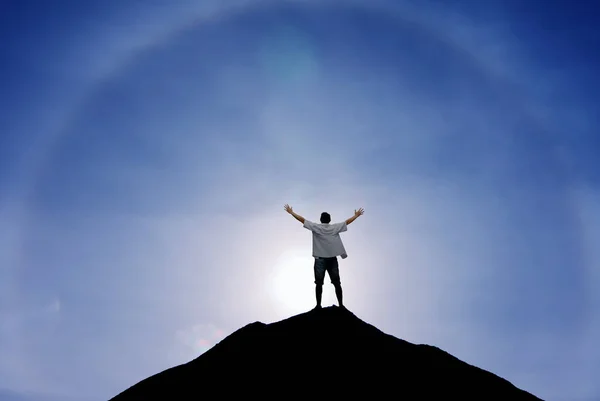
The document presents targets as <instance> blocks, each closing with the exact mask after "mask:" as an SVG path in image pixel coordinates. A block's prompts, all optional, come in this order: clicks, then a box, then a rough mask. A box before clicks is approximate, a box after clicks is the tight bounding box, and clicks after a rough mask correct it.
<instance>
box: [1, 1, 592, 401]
mask: <svg viewBox="0 0 600 401" xmlns="http://www.w3.org/2000/svg"><path fill="white" fill-rule="evenodd" d="M483 3H485V4H483ZM537 4H538V3H537V2H534V1H522V2H519V1H516V0H515V1H512V0H511V1H500V0H491V1H489V2H474V1H468V0H458V1H453V2H443V1H438V0H427V1H422V2H414V1H410V0H406V1H385V0H381V1H380V0H376V1H363V0H348V1H340V0H323V1H316V0H306V1H299V0H289V1H285V2H278V1H266V0H262V1H258V0H228V1H219V2H217V1H193V0H182V1H174V2H168V3H167V2H164V3H163V2H143V1H142V2H132V3H128V4H126V5H124V4H123V3H122V2H118V1H116V0H108V1H96V0H90V1H86V2H73V1H67V0H63V1H57V2H54V4H49V3H48V4H46V3H43V2H35V1H31V0H23V1H14V2H10V1H8V2H4V3H2V4H0V18H2V24H0V38H1V39H2V40H1V41H0V43H2V45H1V48H2V51H0V61H2V62H1V63H0V66H1V67H0V79H2V88H3V90H2V93H1V94H0V106H1V107H2V113H1V114H0V247H1V248H0V355H2V358H0V399H1V398H2V397H3V396H6V397H8V394H10V393H12V394H14V395H15V397H17V396H19V397H22V398H23V399H24V400H25V401H55V400H56V401H58V400H61V401H68V400H79V401H99V400H103V399H104V400H105V399H109V398H111V397H113V396H115V395H117V394H118V393H120V392H121V391H123V390H124V389H126V388H128V387H130V386H131V385H133V384H135V383H137V382H139V381H140V380H142V379H144V378H146V377H149V376H151V375H153V374H155V373H158V372H161V371H163V370H165V369H168V368H170V367H173V366H176V365H179V364H182V363H186V362H188V361H190V360H192V359H194V358H196V357H198V356H199V355H201V354H202V353H203V352H205V351H206V350H208V349H210V348H211V347H212V346H214V345H215V344H216V343H218V342H219V341H220V340H222V339H223V338H225V337H226V336H227V335H229V334H231V333H233V332H234V331H236V330H237V329H239V328H241V327H243V326H245V325H246V324H248V323H250V322H254V321H262V322H265V323H267V322H268V323H270V322H276V321H280V320H283V319H285V318H286V317H289V316H294V315H297V314H299V313H302V312H305V311H308V310H310V309H312V308H313V307H314V304H315V300H314V282H313V281H314V277H313V258H312V256H311V246H312V239H311V234H310V232H309V231H307V230H306V229H304V228H303V227H302V224H300V223H299V222H298V221H296V220H295V219H294V218H293V217H292V216H290V215H288V214H287V213H286V212H285V211H284V210H283V205H284V204H289V205H290V206H292V207H293V209H294V211H295V212H296V213H298V214H300V215H302V216H303V217H305V218H306V219H308V220H310V221H313V222H316V223H320V220H319V217H320V214H321V213H322V212H323V211H327V212H328V213H329V214H330V216H331V221H330V223H332V224H333V223H336V222H341V221H343V220H346V219H348V218H350V217H352V215H353V213H354V210H355V209H359V208H361V207H362V208H364V210H365V213H364V215H362V216H360V217H359V218H358V219H357V220H356V221H354V222H353V223H352V224H351V225H349V226H348V231H346V232H343V233H341V234H340V235H341V237H342V241H343V243H344V246H345V248H346V251H347V255H348V257H347V258H346V259H341V258H338V261H339V268H340V276H341V284H342V287H343V290H344V304H345V305H346V306H347V308H348V309H349V310H350V311H352V312H353V313H354V314H356V316H360V319H361V320H364V321H365V322H369V324H372V325H373V326H375V327H377V328H378V329H380V330H381V331H383V332H385V333H387V334H390V335H393V336H394V337H397V338H401V339H403V340H406V341H408V342H411V343H415V344H429V345H433V346H436V347H439V348H440V349H443V350H444V351H446V352H448V353H450V354H452V355H454V356H455V357H457V358H458V359H460V360H462V361H464V362H466V363H469V364H471V365H475V366H477V367H480V368H482V369H484V370H487V371H489V372H491V373H494V374H496V375H498V376H500V377H502V378H505V379H506V380H508V381H510V382H511V383H513V384H514V385H515V386H516V387H518V388H520V389H523V390H525V391H527V392H529V393H531V394H534V395H536V396H537V397H540V398H542V399H544V400H547V401H567V400H568V401H591V400H600V383H598V381H597V378H598V377H600V347H599V346H598V345H599V344H598V338H600V315H599V314H598V313H597V311H598V310H600V251H599V250H598V247H597V244H598V243H600V161H598V157H597V154H598V151H599V150H600V136H599V135H598V132H600V131H599V127H600V125H599V124H598V118H599V117H598V116H599V114H598V112H597V107H596V104H597V103H598V101H599V100H600V99H599V97H600V95H599V94H598V93H600V91H599V89H600V79H598V77H597V73H596V71H597V70H598V68H599V67H600V59H599V58H600V57H599V56H598V52H597V46H598V40H599V37H600V36H599V32H600V30H599V28H597V27H596V21H597V20H598V17H600V7H593V6H590V5H580V4H571V3H567V2H566V1H556V2H552V3H551V4H546V5H544V7H539V6H538V5H537ZM332 304H337V301H336V298H335V294H334V291H333V286H332V285H331V283H330V280H329V277H328V276H326V277H325V282H324V286H323V306H324V307H325V306H328V305H332ZM82 366H85V367H86V368H85V369H82ZM109 367H110V368H109Z"/></svg>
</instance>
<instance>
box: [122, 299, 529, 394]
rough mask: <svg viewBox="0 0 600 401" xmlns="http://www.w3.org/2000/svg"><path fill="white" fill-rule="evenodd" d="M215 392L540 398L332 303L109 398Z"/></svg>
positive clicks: (238, 337) (247, 332) (252, 332)
mask: <svg viewBox="0 0 600 401" xmlns="http://www.w3.org/2000/svg"><path fill="white" fill-rule="evenodd" d="M215 396H219V397H220V398H225V399H228V397H233V396H242V397H244V398H247V399H284V398H289V397H301V396H309V397H311V398H319V399H320V398H326V397H333V398H335V399H344V398H351V397H352V398H354V397H357V396H360V397H364V396H368V397H369V398H370V399H374V398H382V397H386V398H396V399H404V400H421V399H422V400H433V399H452V398H454V399H457V400H485V399H491V398H494V399H498V400H511V401H520V400H522V401H534V400H538V401H539V400H540V399H539V398H537V397H535V396H533V395H531V394H530V393H528V392H526V391H523V390H520V389H518V388H517V387H515V386H514V385H512V384H511V383H510V382H508V381H506V380H505V379H502V378H500V377H498V376H496V375H494V374H492V373H490V372H487V371H485V370H482V369H479V368H477V367H475V366H472V365H469V364H467V363H465V362H462V361H460V360H459V359H457V358H455V357H453V356H452V355H450V354H448V353H446V352H444V351H442V350H440V349H438V348H436V347H432V346H429V345H416V344H412V343H409V342H407V341H403V340H400V339H398V338H396V337H393V336H391V335H388V334H385V333H383V332H382V331H380V330H378V329H377V328H376V327H374V326H372V325H370V324H368V323H365V322H363V321H362V320H360V319H359V318H357V317H356V316H355V315H354V314H353V313H352V312H350V311H348V310H346V309H343V308H338V307H336V306H332V307H328V308H323V309H319V310H313V311H310V312H306V313H303V314H300V315H297V316H293V317H291V318H288V319H286V320H282V321H280V322H276V323H271V324H264V323H261V322H255V323H252V324H249V325H247V326H245V327H243V328H241V329H239V330H237V331H236V332H234V333H233V334H231V335H230V336H228V337H227V338H225V339H224V340H223V341H221V342H220V343H218V344H217V345H215V346H214V347H213V348H211V349H210V350H208V351H207V352H205V353H204V354H202V355H201V356H199V357H198V358H196V359H194V360H193V361H191V362H188V363H186V364H183V365H180V366H176V367H174V368H171V369H168V370H165V371H164V372H161V373H158V374H156V375H154V376H151V377H149V378H147V379H145V380H142V381H141V382H139V383H137V384H135V385H134V386H132V387H130V388H129V389H127V390H125V391H123V392H122V393H121V394H119V395H117V396H116V397H114V398H112V399H111V400H110V401H133V400H136V401H141V400H172V401H179V400H200V399H205V398H207V397H215Z"/></svg>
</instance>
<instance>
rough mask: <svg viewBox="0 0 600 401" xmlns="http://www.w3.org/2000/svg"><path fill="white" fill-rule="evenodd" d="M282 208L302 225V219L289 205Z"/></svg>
mask: <svg viewBox="0 0 600 401" xmlns="http://www.w3.org/2000/svg"><path fill="white" fill-rule="evenodd" d="M283 208H284V209H285V211H286V212H288V213H289V214H291V215H292V216H294V217H295V218H296V220H298V221H299V222H300V223H302V224H304V217H302V216H300V215H299V214H296V213H295V212H294V211H293V210H292V207H291V206H290V205H287V204H286V205H285V206H284V207H283Z"/></svg>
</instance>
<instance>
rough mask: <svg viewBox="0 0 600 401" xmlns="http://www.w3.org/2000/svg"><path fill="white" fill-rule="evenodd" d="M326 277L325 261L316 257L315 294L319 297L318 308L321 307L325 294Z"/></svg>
mask: <svg viewBox="0 0 600 401" xmlns="http://www.w3.org/2000/svg"><path fill="white" fill-rule="evenodd" d="M324 279H325V261H324V260H323V259H317V258H315V296H316V298H317V306H316V307H317V308H320V307H321V297H322V295H323V280H324Z"/></svg>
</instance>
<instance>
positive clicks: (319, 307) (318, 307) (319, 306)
mask: <svg viewBox="0 0 600 401" xmlns="http://www.w3.org/2000/svg"><path fill="white" fill-rule="evenodd" d="M319 309H322V308H321V305H317V306H315V307H314V308H313V310H319Z"/></svg>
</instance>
